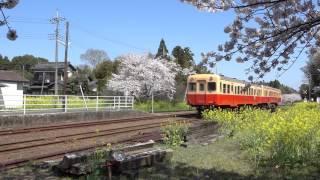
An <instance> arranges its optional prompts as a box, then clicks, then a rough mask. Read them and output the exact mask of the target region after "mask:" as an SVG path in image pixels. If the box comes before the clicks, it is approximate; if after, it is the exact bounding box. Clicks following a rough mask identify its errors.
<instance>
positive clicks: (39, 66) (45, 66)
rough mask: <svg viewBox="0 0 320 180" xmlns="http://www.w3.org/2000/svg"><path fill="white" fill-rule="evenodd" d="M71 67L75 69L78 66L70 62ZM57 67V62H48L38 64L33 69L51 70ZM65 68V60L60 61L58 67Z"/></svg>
mask: <svg viewBox="0 0 320 180" xmlns="http://www.w3.org/2000/svg"><path fill="white" fill-rule="evenodd" d="M68 64H69V67H70V68H71V69H72V70H73V71H75V70H76V68H75V67H74V66H73V65H72V64H70V63H68ZM55 68H56V63H55V62H48V63H39V64H36V65H35V66H34V67H33V68H32V69H34V70H49V69H55ZM63 68H64V62H58V69H63Z"/></svg>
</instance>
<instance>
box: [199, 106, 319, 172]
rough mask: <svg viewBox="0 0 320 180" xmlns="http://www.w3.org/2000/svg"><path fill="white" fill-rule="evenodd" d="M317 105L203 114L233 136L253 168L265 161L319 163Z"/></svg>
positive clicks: (287, 164) (277, 164)
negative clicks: (271, 110)
mask: <svg viewBox="0 0 320 180" xmlns="http://www.w3.org/2000/svg"><path fill="white" fill-rule="evenodd" d="M319 108H320V107H319V105H318V104H316V103H297V104H295V105H294V106H292V107H290V108H287V109H286V110H282V109H279V110H277V111H276V112H275V113H271V112H270V111H267V110H260V109H251V108H247V109H242V110H240V111H230V110H221V109H217V110H213V111H205V112H204V113H203V117H204V119H206V120H207V121H215V122H218V123H219V124H220V125H221V126H222V129H223V130H222V133H227V134H228V135H230V134H232V135H233V138H236V139H238V140H239V143H240V145H241V147H242V148H243V149H245V150H247V151H248V152H249V153H250V154H251V156H252V159H253V160H254V162H255V164H256V165H259V163H261V160H268V161H270V162H271V163H272V164H273V165H276V166H281V167H291V166H294V165H297V164H299V165H305V164H314V163H316V164H318V165H320V164H319V159H318V155H319V153H320V148H319V147H320V128H319V127H320V111H319Z"/></svg>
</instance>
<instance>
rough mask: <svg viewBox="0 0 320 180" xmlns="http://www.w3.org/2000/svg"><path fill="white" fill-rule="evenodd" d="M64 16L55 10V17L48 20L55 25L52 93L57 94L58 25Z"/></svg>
mask: <svg viewBox="0 0 320 180" xmlns="http://www.w3.org/2000/svg"><path fill="white" fill-rule="evenodd" d="M64 20H65V18H64V17H60V16H59V12H58V11H57V15H56V17H54V18H52V19H51V20H50V22H51V23H52V24H55V25H56V30H55V41H56V48H55V75H54V94H55V95H58V93H59V92H58V90H59V89H58V60H59V59H58V58H59V57H58V55H59V52H58V50H59V25H60V22H61V21H64Z"/></svg>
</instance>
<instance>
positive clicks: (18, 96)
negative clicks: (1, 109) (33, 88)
mask: <svg viewBox="0 0 320 180" xmlns="http://www.w3.org/2000/svg"><path fill="white" fill-rule="evenodd" d="M0 83H1V84H3V85H5V86H6V87H1V92H2V96H3V101H4V106H5V108H21V107H22V106H23V90H17V83H15V82H0Z"/></svg>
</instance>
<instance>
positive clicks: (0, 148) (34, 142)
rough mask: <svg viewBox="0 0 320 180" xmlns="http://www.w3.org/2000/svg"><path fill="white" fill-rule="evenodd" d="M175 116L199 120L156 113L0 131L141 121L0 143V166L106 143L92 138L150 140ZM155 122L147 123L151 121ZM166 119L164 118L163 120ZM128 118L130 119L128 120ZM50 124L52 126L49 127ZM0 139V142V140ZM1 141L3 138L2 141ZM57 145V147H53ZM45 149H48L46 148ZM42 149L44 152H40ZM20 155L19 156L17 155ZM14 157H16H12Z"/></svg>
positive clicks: (181, 115) (37, 130)
mask: <svg viewBox="0 0 320 180" xmlns="http://www.w3.org/2000/svg"><path fill="white" fill-rule="evenodd" d="M174 116H176V117H175V120H177V121H181V120H187V121H189V122H191V123H195V122H197V121H199V119H195V118H193V119H187V118H185V117H186V116H192V117H193V114H192V113H187V114H186V113H179V114H178V115H177V114H170V115H158V116H150V117H142V118H132V119H121V120H118V121H117V120H109V121H98V122H86V123H78V124H67V125H54V126H46V127H37V128H25V129H18V130H9V131H0V132H1V134H0V139H1V137H4V136H7V137H8V136H9V137H10V136H14V135H17V134H18V135H19V134H20V135H21V134H22V133H23V134H22V135H24V136H26V135H28V134H34V133H43V132H46V131H54V130H66V129H67V128H70V129H68V130H69V131H72V130H73V129H77V128H83V127H89V126H96V125H99V126H107V125H111V124H112V125H114V124H117V123H118V124H119V123H122V124H127V123H128V122H139V121H140V122H141V121H144V122H145V123H144V124H137V125H124V126H121V127H117V128H111V129H110V128H109V129H102V130H99V131H98V132H96V131H86V132H80V133H79V132H75V133H71V134H67V135H58V136H55V137H40V138H39V137H36V138H33V139H29V140H28V139H27V140H18V141H15V142H5V143H0V162H1V164H0V165H1V166H2V167H6V168H11V167H17V166H20V165H22V164H25V163H27V162H29V161H30V160H43V159H48V158H52V157H57V158H58V157H62V156H63V155H64V154H66V153H72V152H78V151H85V150H88V149H94V148H97V147H101V146H104V145H105V144H106V143H97V142H94V141H99V142H100V141H103V140H107V141H108V143H123V142H130V141H136V140H139V139H147V138H150V139H154V140H159V139H160V138H161V136H160V132H159V127H160V126H161V124H162V123H165V122H167V121H168V120H167V119H166V118H170V117H171V118H172V117H174ZM150 119H151V120H154V121H155V122H151V120H150ZM164 119H166V120H164ZM130 120H131V121H130ZM50 127H52V128H50ZM73 141H76V142H77V143H79V144H80V145H77V146H75V147H73V148H66V144H67V145H69V144H72V142H73ZM0 142H1V141H0ZM2 142H3V141H2ZM56 147H58V148H59V149H56ZM46 150H48V151H46ZM44 151H45V153H44ZM21 154H22V155H23V156H21ZM15 156H18V157H17V158H15Z"/></svg>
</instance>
